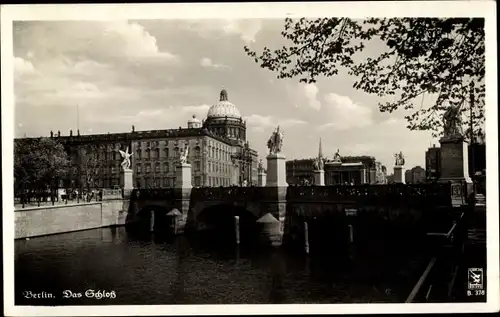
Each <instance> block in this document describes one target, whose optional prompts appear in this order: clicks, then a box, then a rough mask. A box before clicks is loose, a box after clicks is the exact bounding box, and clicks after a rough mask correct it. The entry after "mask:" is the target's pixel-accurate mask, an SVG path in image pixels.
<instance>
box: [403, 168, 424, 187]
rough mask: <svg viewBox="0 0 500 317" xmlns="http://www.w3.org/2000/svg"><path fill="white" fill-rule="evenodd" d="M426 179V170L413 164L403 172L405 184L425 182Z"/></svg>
mask: <svg viewBox="0 0 500 317" xmlns="http://www.w3.org/2000/svg"><path fill="white" fill-rule="evenodd" d="M426 180H427V178H426V170H425V169H423V168H422V167H420V166H415V167H413V168H412V169H409V170H407V171H406V172H405V183H407V184H420V183H425V182H426Z"/></svg>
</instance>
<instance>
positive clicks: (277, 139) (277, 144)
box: [267, 126, 283, 154]
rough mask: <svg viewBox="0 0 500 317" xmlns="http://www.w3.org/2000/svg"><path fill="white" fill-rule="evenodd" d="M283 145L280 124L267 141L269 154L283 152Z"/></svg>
mask: <svg viewBox="0 0 500 317" xmlns="http://www.w3.org/2000/svg"><path fill="white" fill-rule="evenodd" d="M282 147H283V132H281V131H280V127H279V126H278V127H277V128H276V130H275V131H274V132H273V134H271V137H270V138H269V140H268V141H267V148H268V149H269V154H277V153H280V152H281V148H282Z"/></svg>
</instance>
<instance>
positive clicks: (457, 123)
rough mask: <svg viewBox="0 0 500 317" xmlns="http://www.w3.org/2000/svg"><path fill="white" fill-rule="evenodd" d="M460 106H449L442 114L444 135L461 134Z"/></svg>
mask: <svg viewBox="0 0 500 317" xmlns="http://www.w3.org/2000/svg"><path fill="white" fill-rule="evenodd" d="M461 107H462V106H461V105H460V106H449V107H448V109H446V111H445V113H444V115H443V127H444V133H443V134H444V136H445V137H454V136H458V137H459V136H462V120H461V118H460V108H461Z"/></svg>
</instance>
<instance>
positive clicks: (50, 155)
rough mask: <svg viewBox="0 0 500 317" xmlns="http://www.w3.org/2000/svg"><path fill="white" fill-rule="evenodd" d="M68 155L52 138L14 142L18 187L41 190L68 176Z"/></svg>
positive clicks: (15, 172)
mask: <svg viewBox="0 0 500 317" xmlns="http://www.w3.org/2000/svg"><path fill="white" fill-rule="evenodd" d="M68 166H69V160H68V154H67V153H66V151H65V150H64V147H63V146H62V144H60V143H58V142H57V141H55V140H53V139H50V138H38V139H20V140H16V141H15V142H14V178H15V182H16V184H17V185H18V186H22V187H23V188H31V189H35V188H36V189H41V188H44V187H46V186H49V185H51V184H52V185H53V184H54V182H55V180H57V179H59V178H62V177H64V176H65V175H66V172H67V168H68Z"/></svg>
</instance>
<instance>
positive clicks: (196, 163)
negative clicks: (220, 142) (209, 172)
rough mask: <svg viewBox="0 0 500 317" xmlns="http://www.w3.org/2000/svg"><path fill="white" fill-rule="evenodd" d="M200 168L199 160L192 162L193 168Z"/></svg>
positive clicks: (197, 169)
mask: <svg viewBox="0 0 500 317" xmlns="http://www.w3.org/2000/svg"><path fill="white" fill-rule="evenodd" d="M200 169H201V164H200V161H196V162H194V170H195V171H199V170H200Z"/></svg>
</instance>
